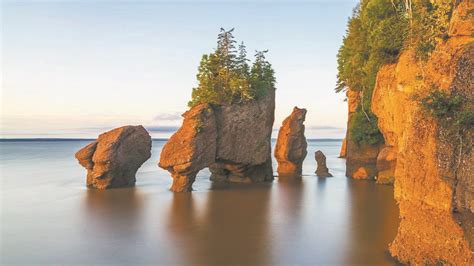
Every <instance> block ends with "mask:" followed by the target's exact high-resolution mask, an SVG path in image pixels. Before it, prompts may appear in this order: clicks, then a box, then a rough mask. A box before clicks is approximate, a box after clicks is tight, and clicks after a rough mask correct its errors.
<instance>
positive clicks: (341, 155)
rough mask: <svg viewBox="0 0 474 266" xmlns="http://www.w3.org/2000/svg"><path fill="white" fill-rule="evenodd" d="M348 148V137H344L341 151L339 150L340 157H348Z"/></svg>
mask: <svg viewBox="0 0 474 266" xmlns="http://www.w3.org/2000/svg"><path fill="white" fill-rule="evenodd" d="M346 150H347V139H346V138H344V139H343V140H342V145H341V151H340V152H339V158H346V155H347V153H346Z"/></svg>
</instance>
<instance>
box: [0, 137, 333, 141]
mask: <svg viewBox="0 0 474 266" xmlns="http://www.w3.org/2000/svg"><path fill="white" fill-rule="evenodd" d="M93 140H96V139H94V138H0V142H35V141H93ZM152 140H153V141H167V140H168V139H165V138H153V139H152ZM272 141H276V139H274V138H272ZM307 141H327V142H329V141H342V139H330V138H321V139H307Z"/></svg>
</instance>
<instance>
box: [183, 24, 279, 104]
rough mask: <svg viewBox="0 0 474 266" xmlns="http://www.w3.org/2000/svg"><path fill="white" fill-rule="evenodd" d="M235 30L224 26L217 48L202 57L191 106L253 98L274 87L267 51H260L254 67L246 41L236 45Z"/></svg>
mask: <svg viewBox="0 0 474 266" xmlns="http://www.w3.org/2000/svg"><path fill="white" fill-rule="evenodd" d="M233 31H234V29H231V30H229V31H226V30H225V29H223V28H221V31H220V33H219V35H218V37H217V48H216V49H215V51H214V52H213V53H210V54H204V55H203V56H202V59H201V62H200V64H199V68H198V74H197V75H196V78H197V80H198V83H199V85H198V87H196V88H193V92H192V99H191V101H190V102H189V103H188V105H189V106H190V107H193V106H195V105H198V104H201V103H210V104H215V105H224V104H232V103H239V102H245V101H252V100H255V99H258V98H259V97H262V96H264V95H266V93H267V92H268V91H269V90H270V89H274V86H275V77H274V71H273V69H272V67H271V64H270V63H269V62H268V61H267V60H266V58H265V53H266V52H267V51H261V52H258V51H257V53H256V55H255V61H254V63H253V65H252V67H250V65H249V61H250V60H249V59H247V51H246V47H245V45H244V43H243V42H242V43H241V44H240V45H239V46H238V50H237V49H236V47H235V43H236V41H235V40H234V36H233V34H232V32H233Z"/></svg>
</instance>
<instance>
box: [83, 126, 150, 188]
mask: <svg viewBox="0 0 474 266" xmlns="http://www.w3.org/2000/svg"><path fill="white" fill-rule="evenodd" d="M150 156H151V137H150V135H149V134H148V132H147V131H146V130H145V128H143V127H142V126H124V127H120V128H116V129H113V130H111V131H108V132H106V133H103V134H101V135H100V136H99V138H98V139H97V140H96V141H94V142H92V143H90V144H89V145H87V146H86V147H84V148H82V149H81V150H79V151H78V152H77V153H76V158H77V160H78V161H79V164H81V165H82V166H83V167H84V168H86V169H87V186H88V187H90V188H97V189H107V188H115V187H128V186H133V185H135V180H136V179H135V174H136V172H137V170H138V168H140V166H141V165H142V164H143V163H144V162H145V161H146V160H148V158H150Z"/></svg>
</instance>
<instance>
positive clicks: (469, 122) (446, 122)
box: [419, 90, 474, 134]
mask: <svg viewBox="0 0 474 266" xmlns="http://www.w3.org/2000/svg"><path fill="white" fill-rule="evenodd" d="M473 101H474V99H470V98H466V97H463V96H461V95H450V94H448V93H446V92H445V91H440V90H432V91H431V92H430V93H429V94H428V95H427V96H426V97H423V98H420V99H419V102H420V104H421V106H422V107H423V109H424V110H425V111H427V112H428V114H429V115H431V116H432V117H434V118H435V119H436V120H437V121H438V122H439V123H440V125H441V126H443V127H444V128H445V129H447V130H449V131H450V132H451V133H455V134H460V133H462V132H463V131H465V130H469V129H471V128H472V127H473V126H474V112H473V111H472V110H471V109H472V108H471V109H469V108H467V104H468V103H472V102H473Z"/></svg>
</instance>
